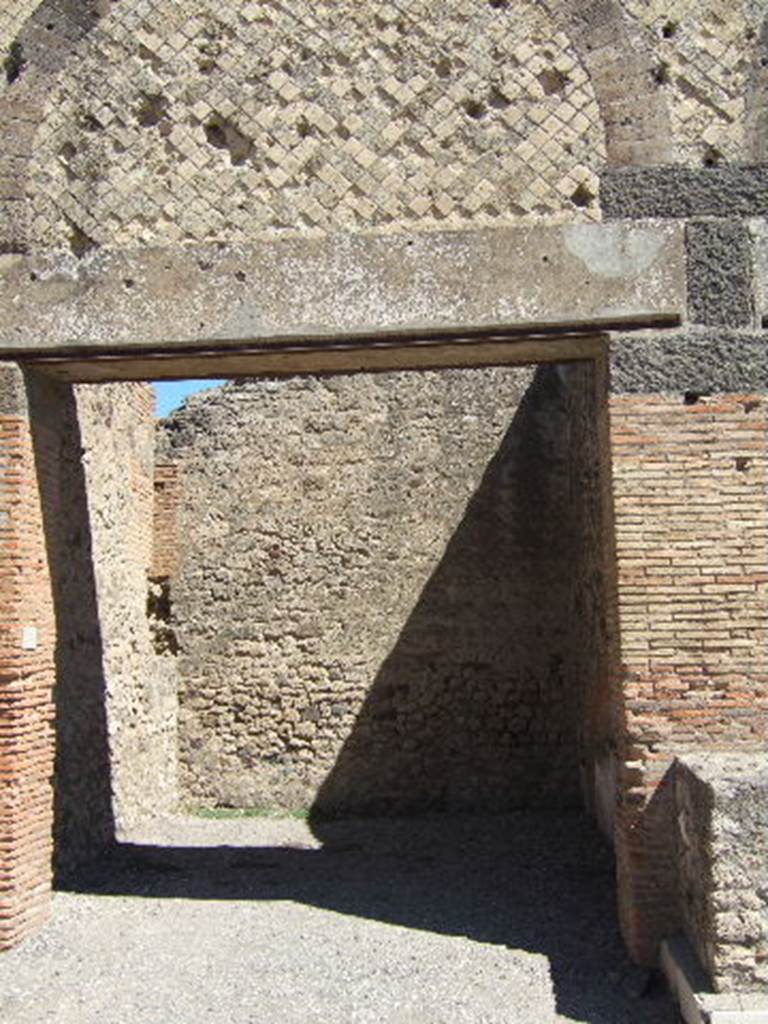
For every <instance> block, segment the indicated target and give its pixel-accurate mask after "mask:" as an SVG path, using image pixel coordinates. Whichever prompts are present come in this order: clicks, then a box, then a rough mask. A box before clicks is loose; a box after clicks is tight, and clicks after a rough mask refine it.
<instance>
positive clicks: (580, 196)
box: [571, 182, 595, 209]
mask: <svg viewBox="0 0 768 1024" xmlns="http://www.w3.org/2000/svg"><path fill="white" fill-rule="evenodd" d="M594 199H595V196H594V194H593V193H592V192H591V190H590V189H588V188H587V186H586V185H585V184H584V182H581V184H580V185H577V186H576V188H575V189H574V190H573V192H572V193H571V202H572V203H573V205H574V206H578V207H580V208H582V209H583V208H584V207H586V206H589V205H590V203H592V202H594Z"/></svg>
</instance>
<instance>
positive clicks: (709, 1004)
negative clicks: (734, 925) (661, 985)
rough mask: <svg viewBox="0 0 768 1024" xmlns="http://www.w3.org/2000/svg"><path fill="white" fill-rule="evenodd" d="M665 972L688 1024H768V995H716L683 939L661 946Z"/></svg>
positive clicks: (681, 1015)
mask: <svg viewBox="0 0 768 1024" xmlns="http://www.w3.org/2000/svg"><path fill="white" fill-rule="evenodd" d="M661 970H662V972H663V974H664V976H665V978H666V979H667V984H668V985H669V988H670V991H671V993H672V997H673V999H674V1000H675V1002H676V1003H677V1006H678V1009H679V1011H680V1018H681V1020H683V1021H685V1024H768V992H719V993H717V992H712V991H710V987H709V981H708V979H707V977H706V975H705V974H704V971H703V970H702V969H701V967H700V965H699V962H698V960H697V958H696V955H695V953H694V952H693V949H692V948H691V946H690V944H689V942H688V940H687V939H686V938H685V937H684V936H683V935H676V936H674V937H673V938H671V939H665V940H664V942H662V944H661Z"/></svg>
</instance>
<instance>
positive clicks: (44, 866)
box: [0, 367, 55, 949]
mask: <svg viewBox="0 0 768 1024" xmlns="http://www.w3.org/2000/svg"><path fill="white" fill-rule="evenodd" d="M8 372H11V373H15V372H16V371H15V370H6V369H5V368H2V367H0V373H8ZM54 645H55V627H54V617H53V605H52V599H51V589H50V583H49V573H48V562H47V558H46V550H45V540H44V534H43V525H42V516H41V509H40V501H39V497H38V488H37V478H36V472H35V459H34V454H33V448H32V439H31V436H30V429H29V421H28V418H27V417H26V416H25V415H5V414H0V949H4V948H8V947H10V946H12V945H14V944H15V943H17V942H18V941H20V940H21V939H22V938H23V937H24V936H25V935H26V934H28V933H29V932H30V931H32V930H34V928H36V927H37V926H38V925H39V924H40V923H41V922H42V921H43V920H44V919H45V917H46V916H47V913H48V909H49V903H50V886H51V854H52V838H51V837H52V816H53V806H52V789H51V776H52V772H53V753H54V745H53V728H52V720H53V700H52V691H53V684H54V678H55V667H54Z"/></svg>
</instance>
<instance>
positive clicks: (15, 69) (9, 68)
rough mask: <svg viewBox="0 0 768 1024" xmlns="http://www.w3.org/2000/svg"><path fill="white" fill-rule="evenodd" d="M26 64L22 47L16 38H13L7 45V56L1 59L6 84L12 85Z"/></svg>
mask: <svg viewBox="0 0 768 1024" xmlns="http://www.w3.org/2000/svg"><path fill="white" fill-rule="evenodd" d="M26 66H27V62H26V60H25V59H24V47H23V46H22V45H21V43H20V42H19V41H18V39H15V40H14V41H13V42H12V43H11V45H10V46H9V47H8V56H7V57H6V58H5V60H4V61H3V68H4V69H5V80H6V82H7V83H8V85H13V83H14V82H15V81H16V80H17V79H18V77H19V75H20V74H21V73H22V71H23V70H24V68H25V67H26Z"/></svg>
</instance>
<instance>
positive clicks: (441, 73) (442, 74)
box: [435, 57, 453, 78]
mask: <svg viewBox="0 0 768 1024" xmlns="http://www.w3.org/2000/svg"><path fill="white" fill-rule="evenodd" d="M452 68H453V65H452V64H451V62H450V60H449V59H448V57H441V58H440V60H439V61H438V62H437V64H435V74H436V75H437V77H438V78H450V77H451V71H452Z"/></svg>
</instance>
